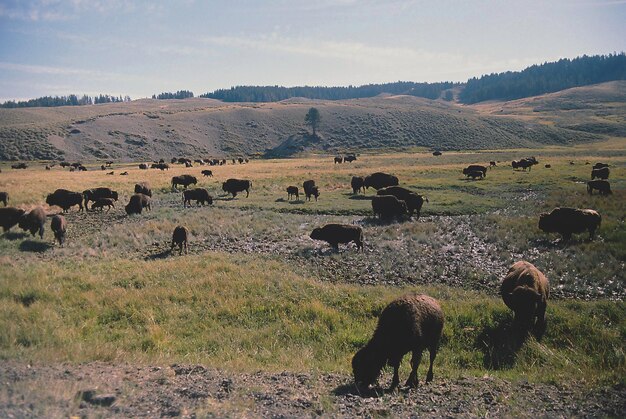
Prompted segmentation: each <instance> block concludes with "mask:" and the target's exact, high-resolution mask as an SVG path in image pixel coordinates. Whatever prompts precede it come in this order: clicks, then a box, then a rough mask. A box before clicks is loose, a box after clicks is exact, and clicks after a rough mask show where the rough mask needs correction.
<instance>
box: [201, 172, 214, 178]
mask: <svg viewBox="0 0 626 419" xmlns="http://www.w3.org/2000/svg"><path fill="white" fill-rule="evenodd" d="M200 173H202V176H209V177H213V172H212V171H211V170H203V171H202V172H200Z"/></svg>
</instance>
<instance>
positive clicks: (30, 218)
mask: <svg viewBox="0 0 626 419" xmlns="http://www.w3.org/2000/svg"><path fill="white" fill-rule="evenodd" d="M45 225H46V211H44V209H43V208H42V207H35V208H33V209H32V210H31V211H30V212H29V213H27V214H24V215H22V218H20V222H19V226H20V228H21V229H22V230H24V231H30V234H32V235H33V236H34V235H35V234H36V233H37V232H39V238H40V239H43V231H44V226H45Z"/></svg>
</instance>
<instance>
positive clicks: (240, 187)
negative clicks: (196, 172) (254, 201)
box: [222, 179, 252, 198]
mask: <svg viewBox="0 0 626 419" xmlns="http://www.w3.org/2000/svg"><path fill="white" fill-rule="evenodd" d="M250 188H252V182H251V181H249V180H245V179H228V180H226V182H224V183H222V190H223V191H224V192H226V193H229V194H232V195H233V198H235V197H236V196H237V194H238V193H239V192H243V191H246V198H247V197H248V196H250Z"/></svg>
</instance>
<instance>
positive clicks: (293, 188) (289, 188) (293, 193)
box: [287, 186, 300, 201]
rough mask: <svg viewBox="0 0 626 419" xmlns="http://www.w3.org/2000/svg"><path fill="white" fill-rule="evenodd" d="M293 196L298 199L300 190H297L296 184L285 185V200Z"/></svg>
mask: <svg viewBox="0 0 626 419" xmlns="http://www.w3.org/2000/svg"><path fill="white" fill-rule="evenodd" d="M292 196H293V197H294V198H295V199H296V201H298V200H299V199H300V192H299V191H298V187H297V186H287V201H289V200H290V199H291V197H292Z"/></svg>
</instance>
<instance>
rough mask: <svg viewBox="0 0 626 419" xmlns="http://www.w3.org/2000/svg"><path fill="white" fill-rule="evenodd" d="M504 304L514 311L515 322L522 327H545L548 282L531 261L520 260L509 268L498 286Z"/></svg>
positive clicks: (548, 295)
mask: <svg viewBox="0 0 626 419" xmlns="http://www.w3.org/2000/svg"><path fill="white" fill-rule="evenodd" d="M500 295H502V300H504V304H506V306H507V307H508V308H510V309H511V310H513V312H514V313H515V323H516V324H518V325H519V326H521V327H522V328H524V329H530V328H532V327H536V328H540V329H542V330H543V329H545V323H546V307H547V301H548V298H549V297H550V284H549V283H548V279H547V278H546V277H545V275H544V274H543V273H542V272H541V271H540V270H539V269H537V268H536V267H535V266H534V265H533V264H532V263H530V262H526V261H524V260H520V261H518V262H515V263H514V264H513V266H511V267H510V268H509V272H508V273H507V274H506V277H505V278H504V280H503V281H502V285H501V286H500Z"/></svg>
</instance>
